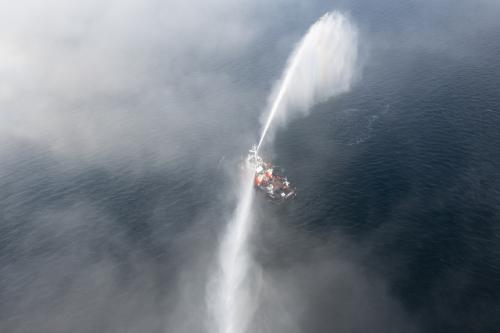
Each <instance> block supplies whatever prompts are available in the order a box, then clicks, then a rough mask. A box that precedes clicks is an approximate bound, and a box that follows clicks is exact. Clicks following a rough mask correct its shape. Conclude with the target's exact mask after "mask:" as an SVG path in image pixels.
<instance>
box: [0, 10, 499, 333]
mask: <svg viewBox="0 0 500 333" xmlns="http://www.w3.org/2000/svg"><path fill="white" fill-rule="evenodd" d="M1 5H2V10H1V11H0V186H1V189H2V194H1V197H0V203H1V206H0V242H1V243H0V331H2V332H15V333H18V332H19V333H21V332H22V333H27V332H54V333H55V332H82V333H83V332H169V333H170V332H173V333H184V332H185V333H188V332H189V333H190V332H206V324H207V316H206V313H205V311H206V309H205V303H204V301H205V292H206V290H205V288H206V281H207V277H208V274H209V272H210V269H211V265H212V264H213V262H214V260H215V258H214V257H215V255H216V254H215V253H216V244H217V242H218V240H219V238H220V232H221V230H223V227H224V226H225V223H226V222H227V220H228V218H229V217H230V215H231V211H232V209H233V208H234V200H233V197H234V193H235V192H236V191H237V189H235V184H236V183H237V181H236V178H237V177H235V176H234V172H233V170H234V168H236V167H237V166H236V161H237V160H238V159H239V157H240V156H239V154H243V153H245V150H246V148H247V147H248V146H249V145H250V144H251V143H254V142H255V140H256V138H257V136H258V134H259V133H258V132H259V129H260V123H259V116H260V114H261V112H262V110H264V109H265V107H266V105H267V104H266V102H267V96H268V95H269V93H270V91H271V90H272V87H273V84H274V82H276V81H277V80H278V79H279V76H280V74H281V70H282V69H283V68H284V66H285V64H286V59H287V56H288V54H289V53H290V51H291V50H292V49H293V47H294V45H295V43H297V41H298V40H299V38H300V36H301V35H302V34H303V33H304V31H305V30H306V29H307V27H308V26H309V25H310V24H311V23H313V22H314V21H315V20H316V18H317V17H319V16H320V15H322V14H323V13H324V12H326V11H330V10H334V9H339V10H343V11H345V12H348V13H350V16H351V17H352V18H353V19H354V20H355V21H356V23H357V24H358V26H359V37H360V38H359V43H360V45H361V54H360V56H361V57H362V58H363V59H362V60H363V63H364V64H366V66H368V67H369V66H381V67H385V66H390V64H382V65H381V64H380V63H378V64H376V63H375V64H374V63H371V62H370V59H371V58H372V57H373V55H374V54H377V52H382V51H385V50H391V49H393V48H394V49H395V48H407V49H409V50H418V51H419V52H427V53H431V54H435V53H436V54H439V55H440V56H444V57H450V58H453V57H459V58H461V59H462V58H467V59H469V58H470V59H474V56H475V55H476V54H475V50H474V49H471V48H468V47H467V46H465V45H463V43H462V37H461V36H464V35H465V36H466V37H467V38H473V37H474V33H475V32H477V31H490V30H491V29H493V28H495V27H497V26H498V21H497V19H498V7H499V5H498V2H496V1H493V0H491V1H487V0H483V1H474V2H473V1H459V2H453V5H452V6H450V1H443V2H436V3H434V2H432V1H428V2H425V3H422V4H413V5H408V4H407V3H405V4H404V5H401V6H403V7H405V6H409V7H410V9H413V10H414V13H415V14H414V15H413V16H411V15H409V17H399V19H400V20H401V21H396V22H392V21H391V22H390V23H387V24H386V25H384V24H382V25H380V26H379V25H376V24H375V23H374V22H375V20H374V19H372V17H371V15H375V16H382V17H384V11H385V10H389V9H390V7H391V6H393V5H394V6H397V4H396V3H394V2H389V3H388V4H386V5H384V6H381V7H382V8H381V9H377V5H375V4H374V3H372V2H371V1H356V2H354V3H351V1H333V2H327V1H319V0H318V1H299V0H290V1H284V0H283V1H282V0H279V1H275V2H272V3H270V2H268V1H261V0H258V1H250V0H239V1H229V0H208V1H203V2H193V1H181V0H167V1H163V2H161V1H153V0H143V1H131V0H126V1H119V2H117V1H58V0H49V1H43V2H40V1H35V0H20V1H15V2H12V1H11V2H8V1H2V2H1ZM450 7H452V8H454V9H455V10H456V11H452V12H449V11H448V10H449V8H450ZM372 11H373V12H375V14H371V12H372ZM379 11H381V12H382V13H380V12H379ZM402 12H405V11H402ZM444 13H446V15H444ZM391 17H392V16H391ZM443 17H446V20H443V19H442V18H443ZM382 21H383V22H385V21H384V20H382ZM401 22H403V23H401ZM463 22H471V24H474V26H475V28H474V29H467V28H466V26H465V25H464V24H463ZM429 35H432V36H433V38H432V39H430V38H428V36H429ZM436 36H437V37H436ZM381 50H382V51H381ZM359 80H360V82H362V81H363V78H362V77H361V78H360V79H359ZM278 134H279V133H278ZM314 140H319V139H318V138H313V139H311V140H310V141H309V142H310V144H311V145H312V144H313V141H314ZM186 175H187V176H188V177H187V178H188V179H187V180H186V179H184V178H182V177H183V176H186ZM211 179H216V180H217V181H218V180H219V179H220V180H221V182H220V183H219V182H218V183H217V186H216V187H212V186H211V184H210V183H208V182H209V181H210V180H211ZM186 188H187V189H186ZM176 193H184V194H185V193H188V195H189V197H188V198H189V200H187V201H189V202H188V203H184V202H183V200H181V199H179V198H178V197H177V196H176ZM127 196H129V197H133V198H134V200H133V202H134V204H133V205H132V204H130V205H129V202H128V201H127V199H126V197H127ZM183 205H185V206H183ZM257 205H258V207H259V208H260V209H259V212H260V213H259V214H260V215H259V217H258V220H259V221H260V222H259V223H258V228H257V229H256V230H255V231H254V235H253V250H254V252H255V257H256V262H257V263H258V265H259V267H260V268H261V270H262V286H261V289H260V293H261V295H260V299H261V304H260V307H259V309H257V313H256V320H255V322H253V323H251V327H252V328H254V330H255V332H287V333H291V332H297V333H298V332H326V331H336V332H413V331H419V322H418V318H415V317H413V316H412V314H411V311H410V310H408V309H406V308H405V307H404V306H403V305H402V304H400V302H399V300H398V299H397V297H395V296H394V294H393V292H392V291H391V288H390V286H389V282H388V278H387V277H386V276H384V275H383V274H382V273H381V272H380V271H376V270H372V269H371V267H373V266H376V264H379V263H376V264H375V263H373V262H372V261H371V258H372V257H371V249H372V246H373V244H372V243H371V242H367V243H363V244H361V245H359V244H356V243H354V242H352V241H351V240H350V239H349V237H346V236H345V235H342V234H341V233H332V234H331V235H327V236H326V237H320V236H318V235H314V234H312V233H311V234H308V233H307V232H306V231H305V230H303V229H302V228H301V226H291V225H288V224H287V221H283V220H281V219H280V218H279V215H277V214H276V212H273V211H270V210H269V209H268V208H266V207H267V206H265V204H264V203H262V202H258V203H257ZM180 207H182V208H180ZM268 210H269V211H268ZM186 212H187V213H186ZM138 230H140V231H141V232H143V231H144V230H146V231H145V232H143V233H141V232H139V231H138ZM323 236H324V235H323ZM375 236H376V235H375ZM375 236H374V237H373V238H374V239H375V240H374V241H373V243H376V242H377V239H376V237H375ZM367 262H369V263H370V264H369V265H367V264H366V263H367ZM380 264H383V263H380Z"/></svg>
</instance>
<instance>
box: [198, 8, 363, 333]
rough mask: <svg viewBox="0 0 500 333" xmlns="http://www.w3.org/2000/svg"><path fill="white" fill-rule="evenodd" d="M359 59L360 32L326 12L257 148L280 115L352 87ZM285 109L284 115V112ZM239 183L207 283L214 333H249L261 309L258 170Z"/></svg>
mask: <svg viewBox="0 0 500 333" xmlns="http://www.w3.org/2000/svg"><path fill="white" fill-rule="evenodd" d="M356 58H357V32H356V29H355V28H354V27H353V26H352V25H351V23H350V22H349V20H348V19H347V18H345V17H344V16H343V15H341V14H339V13H335V12H334V13H328V14H326V15H324V16H323V17H322V18H320V19H319V20H318V21H317V22H316V23H315V24H314V25H312V26H311V28H310V29H309V31H308V32H307V34H306V35H305V36H304V38H303V39H302V40H301V41H300V42H299V43H298V44H297V46H296V48H295V50H294V52H293V53H292V55H291V57H290V59H289V60H288V65H287V68H286V69H285V71H284V72H283V76H282V79H280V81H278V82H280V85H279V86H278V89H274V91H275V92H277V93H276V94H273V95H272V96H274V99H273V103H272V104H271V107H270V108H269V112H268V117H267V120H266V121H265V123H264V126H263V130H262V134H261V137H260V140H259V143H258V145H257V147H256V148H255V149H254V150H253V151H252V153H253V154H254V156H255V157H257V156H258V155H257V153H258V151H259V149H260V148H261V146H262V144H263V142H264V139H265V138H266V135H267V134H268V132H269V129H270V128H271V124H274V126H276V115H277V114H278V113H279V114H280V118H281V120H283V117H284V116H286V117H290V116H291V115H292V114H293V112H294V111H296V110H301V111H302V113H304V112H307V110H309V109H310V108H311V106H312V105H314V104H315V103H318V102H321V101H324V100H326V99H328V98H330V97H332V96H334V95H337V94H340V93H342V92H346V91H348V90H349V89H350V86H351V82H352V80H353V77H354V75H353V74H354V70H355V65H356V62H357V61H356V60H357V59H356ZM284 111H286V112H284ZM248 164H249V163H248V161H247V167H246V168H245V172H244V174H243V175H242V178H241V180H240V191H239V194H238V201H237V205H236V210H235V212H234V214H233V216H232V218H231V220H230V221H229V223H228V225H227V227H226V230H225V233H224V235H223V238H222V240H221V243H220V246H219V249H218V256H217V269H216V270H215V273H214V275H213V276H212V279H211V280H210V281H209V285H208V294H207V307H208V310H209V313H210V316H211V318H212V319H213V320H212V322H213V325H212V326H211V331H213V332H214V333H246V332H248V331H249V326H250V323H251V322H252V318H253V316H254V311H255V309H256V308H257V306H258V296H257V295H258V286H259V284H258V281H256V276H258V274H256V272H257V271H258V269H257V267H256V265H255V263H254V262H253V260H252V255H251V251H250V246H249V245H250V244H249V243H250V235H251V231H252V226H253V218H252V205H253V198H254V188H253V187H254V176H255V167H254V168H253V169H252V166H249V165H248Z"/></svg>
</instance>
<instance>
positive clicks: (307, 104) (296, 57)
mask: <svg viewBox="0 0 500 333" xmlns="http://www.w3.org/2000/svg"><path fill="white" fill-rule="evenodd" d="M357 44H358V36H357V30H356V28H355V27H354V26H353V25H352V24H351V23H350V21H349V20H348V19H347V18H346V17H345V16H343V15H342V14H340V13H336V12H333V13H327V14H325V15H324V16H323V17H321V18H320V19H319V20H318V21H317V22H316V23H314V24H313V25H312V26H311V28H310V29H309V31H308V32H307V34H306V35H305V36H304V37H303V38H302V40H301V41H300V42H299V43H298V44H297V46H296V48H295V50H294V52H293V53H292V54H291V56H290V58H289V59H288V65H287V67H286V69H285V71H284V72H283V76H282V78H281V79H280V80H279V81H278V83H277V85H276V86H275V88H274V89H273V91H274V93H273V94H271V96H270V98H269V101H270V102H271V101H272V103H270V108H268V109H269V111H268V112H267V114H266V115H267V120H266V121H265V122H264V124H263V125H264V127H263V130H262V132H261V133H262V134H261V137H260V141H259V144H258V146H257V150H259V149H260V147H261V145H262V143H263V142H264V139H265V137H266V134H267V133H268V131H269V129H270V127H271V124H272V123H273V121H274V120H275V119H276V120H278V121H279V123H284V121H285V120H286V119H288V118H290V117H291V116H293V115H294V114H296V113H307V112H308V111H309V109H310V108H311V106H313V105H314V104H316V103H319V102H323V101H325V100H327V99H328V98H330V97H332V96H335V95H338V94H341V93H343V92H347V91H349V89H350V87H351V84H352V82H353V80H354V74H355V69H356V64H357V52H358V51H357ZM285 111H286V112H285ZM277 116H278V117H277Z"/></svg>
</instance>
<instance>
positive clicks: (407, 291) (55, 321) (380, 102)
mask: <svg viewBox="0 0 500 333" xmlns="http://www.w3.org/2000/svg"><path fill="white" fill-rule="evenodd" d="M333 8H339V9H344V10H348V11H349V13H350V16H351V17H352V18H353V20H354V21H355V22H356V23H357V24H358V26H359V28H360V35H361V45H362V56H363V59H365V61H364V65H363V74H362V77H361V78H360V79H359V82H358V83H357V84H356V85H355V86H354V87H353V89H352V91H351V92H350V93H348V94H345V95H343V96H340V97H338V98H335V99H334V100H331V101H328V102H327V103H323V104H321V105H318V106H316V107H314V110H313V112H311V114H310V115H309V116H308V117H306V118H301V119H296V120H294V121H292V122H291V123H289V125H288V126H287V128H286V129H284V130H280V131H279V132H278V134H277V136H276V140H275V143H274V146H273V147H269V148H268V149H267V152H266V153H267V154H268V156H269V157H272V158H273V161H274V162H275V163H277V164H280V165H282V166H283V167H284V168H285V169H286V174H287V175H288V177H289V179H290V180H291V181H292V182H293V183H294V184H295V185H296V186H297V188H298V193H299V195H298V197H297V198H296V200H295V202H293V203H291V204H290V205H288V206H287V207H283V206H280V207H274V206H270V205H269V204H268V203H267V202H265V201H262V200H257V202H256V207H258V209H259V212H258V213H257V216H258V219H259V222H260V223H259V224H258V225H259V227H258V229H257V231H256V233H257V236H256V239H257V241H256V244H257V245H256V247H257V248H258V249H257V250H256V253H257V255H256V256H257V260H258V261H259V262H260V263H261V264H262V266H263V267H265V268H267V269H268V270H269V271H270V272H271V273H270V275H271V276H272V275H273V274H275V276H274V277H276V276H279V274H280V273H279V272H287V270H288V269H289V267H299V266H302V265H304V267H305V268H304V270H308V269H309V268H310V271H311V275H307V274H306V275H305V277H306V278H305V279H307V277H308V276H312V275H314V274H316V273H315V272H316V271H317V274H318V276H321V274H322V273H321V272H322V268H321V267H323V266H320V264H319V263H314V264H311V266H310V267H309V268H307V267H308V266H307V264H305V263H307V262H308V260H309V261H310V262H314V260H315V259H311V257H314V256H313V255H312V254H311V253H312V252H314V251H315V248H316V247H321V246H318V244H329V243H330V240H331V239H338V240H339V243H337V244H336V245H335V246H334V248H332V249H333V250H331V251H332V252H328V251H329V250H328V249H330V248H329V246H330V245H325V246H324V247H322V248H323V249H326V250H323V251H326V254H325V253H322V254H321V255H320V256H321V258H322V260H323V261H322V262H327V263H328V262H329V261H328V260H329V259H328V258H330V257H331V258H333V257H336V256H337V255H338V254H337V253H344V252H348V253H345V258H349V259H346V260H352V262H354V263H355V265H356V267H360V271H362V273H360V275H361V276H363V279H366V280H368V281H371V279H372V278H373V279H377V280H382V281H383V285H384V286H385V288H386V289H387V292H386V293H384V294H383V295H384V297H388V298H390V299H391V300H392V301H391V302H394V303H396V304H398V306H397V308H398V310H397V313H395V312H394V313H393V312H391V311H392V310H391V308H390V307H388V310H386V311H382V312H381V313H382V314H383V315H381V317H380V320H378V323H377V325H375V326H374V327H372V328H373V329H372V330H370V328H369V326H366V325H365V326H364V325H361V324H359V322H363V320H364V319H363V318H366V321H367V323H371V322H377V319H374V318H376V317H377V316H378V312H377V311H379V310H377V307H378V305H379V304H385V303H386V302H385V300H383V299H381V298H378V296H377V295H378V294H377V293H376V292H375V293H372V292H371V291H368V290H370V288H367V287H366V285H364V287H363V286H362V284H363V283H364V282H360V284H359V285H358V286H359V289H358V288H357V287H356V283H357V282H356V281H357V280H356V281H354V282H352V283H351V282H345V281H344V280H343V279H340V281H341V282H342V281H344V282H343V283H345V286H346V287H345V288H344V287H342V285H339V284H338V283H337V282H338V280H336V279H333V280H332V282H331V284H329V282H328V281H323V280H324V279H323V280H322V282H321V283H317V282H318V281H316V282H313V281H311V285H310V290H311V293H310V295H309V296H310V297H311V299H310V300H306V299H304V307H305V308H306V307H307V306H309V309H302V310H301V311H302V312H301V313H302V317H300V316H299V317H300V318H301V319H300V323H299V324H298V326H299V327H300V329H301V330H302V331H304V332H327V331H331V330H332V329H333V330H337V331H339V332H348V331H349V332H369V331H380V332H392V331H394V332H401V331H406V330H405V328H404V327H405V326H404V325H406V324H404V323H409V324H408V326H407V327H406V328H407V329H408V331H411V330H413V329H416V330H419V331H424V332H498V331H500V268H499V264H500V245H499V244H500V180H499V179H500V177H499V176H500V171H499V170H500V153H499V149H500V131H499V128H500V57H499V55H500V38H499V36H500V21H498V22H497V18H498V17H499V14H500V12H499V11H498V10H499V8H500V7H499V6H498V5H496V4H494V2H493V1H491V2H488V1H479V2H472V1H459V2H458V3H455V2H452V1H439V2H436V3H434V2H423V3H415V2H409V1H408V2H405V1H403V2H399V1H398V2H395V1H386V2H384V4H379V3H375V2H373V3H372V2H370V1H358V2H354V3H352V4H351V3H347V2H345V3H338V4H336V5H335V6H333ZM328 9H332V5H331V4H329V3H323V2H321V3H320V4H318V5H317V8H316V9H315V10H311V11H307V12H305V13H303V15H299V14H297V13H295V12H294V11H293V10H290V11H291V14H290V15H288V16H287V15H285V17H286V19H283V21H279V22H276V23H274V25H273V24H270V25H269V26H270V27H268V29H270V32H269V34H268V35H267V36H266V38H263V39H262V40H260V41H259V43H260V44H259V45H260V46H261V47H262V49H261V50H249V51H248V53H249V54H248V55H246V56H244V57H242V58H241V59H238V60H233V61H229V62H227V63H222V64H217V65H216V66H219V67H218V68H219V70H220V71H222V72H224V73H232V74H228V75H233V74H234V73H236V75H234V76H235V77H237V79H235V80H234V81H233V82H232V84H234V85H242V86H243V87H244V86H245V85H250V84H252V85H255V86H256V87H258V89H257V90H258V93H256V96H254V98H253V99H252V98H250V101H248V100H246V101H242V102H241V108H240V109H231V110H230V111H227V112H226V113H222V112H221V114H220V117H210V118H209V119H203V120H200V124H198V126H193V127H192V128H189V127H188V128H186V129H185V131H184V132H183V134H177V136H175V137H172V138H171V139H172V141H170V142H168V143H167V142H165V145H178V146H179V147H181V148H183V149H181V150H180V151H181V152H180V153H178V155H176V156H175V157H172V156H171V157H169V159H167V161H166V163H164V164H161V163H160V164H159V165H156V164H155V158H156V156H148V155H147V151H142V150H141V146H140V145H139V146H136V147H134V148H133V149H134V150H133V151H131V152H130V153H129V154H128V155H127V156H136V159H137V160H144V163H143V164H142V165H141V166H140V167H136V166H134V167H133V168H129V161H128V160H126V159H124V160H123V161H119V163H115V161H111V159H112V158H114V157H110V160H109V161H107V160H104V162H99V163H97V162H96V163H93V162H90V163H79V162H78V161H79V160H78V159H77V162H75V161H74V160H73V159H68V160H67V161H66V160H65V159H64V158H61V157H58V156H54V155H53V152H51V151H49V150H47V149H44V148H43V147H40V146H39V145H37V144H36V143H30V142H19V141H14V140H13V141H7V142H6V143H5V146H8V147H9V149H8V153H6V154H4V155H2V156H3V157H2V160H1V161H0V188H1V191H0V330H1V331H2V332H68V331H72V332H164V331H167V332H187V331H190V329H189V327H195V328H194V329H191V331H193V332H199V331H203V330H202V329H199V325H198V326H197V324H193V323H192V322H195V321H196V320H198V319H199V318H198V317H197V316H198V313H197V312H196V311H199V310H200V308H202V307H203V304H204V296H203V292H204V290H205V284H204V281H205V280H206V275H204V274H206V272H207V266H209V264H210V262H211V260H212V259H213V253H214V250H215V245H216V242H217V239H218V237H219V235H220V233H221V230H222V228H223V226H224V225H225V223H226V222H227V219H228V217H229V216H230V214H231V210H232V207H233V206H234V196H235V191H237V189H234V187H233V186H232V185H233V183H234V179H236V177H233V176H234V173H235V171H234V170H235V169H236V164H235V161H236V160H238V158H239V156H240V155H241V154H245V151H246V149H247V147H248V145H249V144H250V143H251V142H252V140H253V135H254V134H255V133H257V130H256V129H258V126H259V125H258V117H259V113H260V110H259V109H258V108H262V107H263V106H264V105H265V96H266V94H267V90H268V89H269V88H270V87H271V84H272V82H273V81H274V80H275V78H276V77H277V76H278V75H279V73H280V71H281V69H282V67H283V66H284V59H285V58H286V56H287V53H288V52H289V50H290V48H291V45H288V44H287V45H285V42H282V43H283V44H280V45H276V44H277V41H278V40H279V38H280V36H281V35H282V34H283V33H284V31H287V30H288V29H289V28H288V27H289V26H290V24H293V30H294V31H296V32H297V33H296V34H297V36H298V35H300V34H301V33H302V31H304V30H305V28H306V27H307V26H308V25H309V24H310V23H311V22H313V21H314V19H315V18H316V17H317V16H318V15H319V14H320V13H322V12H323V11H325V10H328ZM294 13H295V14H294ZM287 41H288V40H287ZM291 43H293V41H292V42H291ZM283 45H285V46H283ZM268 49H269V51H262V50H268ZM214 66H215V65H214ZM233 102H234V101H227V103H228V105H229V106H231V105H233V104H232V103H233ZM0 112H1V111H0ZM203 122H204V123H203ZM199 128H204V129H206V131H202V130H199ZM214 133H215V134H214ZM242 133H243V134H242ZM249 133H250V134H249ZM184 142H189V147H188V146H187V145H186V147H183V143H184ZM151 144H152V145H154V144H158V143H157V142H156V141H154V142H151ZM184 148H185V149H184ZM96 159H98V158H97V157H96ZM132 159H134V158H132ZM233 178H234V179H233ZM256 209H257V208H256ZM266 221H267V222H268V223H269V225H266V224H265V223H266ZM276 221H277V222H276ZM282 225H286V228H284V229H280V228H281V227H280V226H282ZM284 230H288V231H286V232H288V233H285V231H284ZM297 235H299V236H297ZM300 235H307V237H303V236H300ZM338 235H341V236H338ZM340 239H341V240H342V241H340ZM259 242H260V243H259ZM344 242H345V243H344ZM344 244H345V246H346V247H345V248H343V245H344ZM259 247H260V248H259ZM347 248H348V250H347ZM341 256H344V254H342V255H341ZM186 263H189V265H188V264H186ZM327 265H328V264H327ZM186 266H189V267H188V268H186ZM315 270H316V271H315ZM203 272H204V273H203ZM290 272H292V270H291V269H290ZM295 272H302V270H301V269H297V270H296V271H295ZM298 275H300V274H298ZM298 275H297V276H298ZM325 276H326V277H328V276H330V275H325ZM356 276H357V275H356ZM326 277H325V279H327V278H326ZM348 278H349V277H347V278H346V279H348ZM179 281H181V282H179ZM182 281H184V282H185V281H188V282H189V284H188V287H186V289H183V288H180V287H179V286H182V285H183V283H182ZM286 281H288V282H289V283H290V285H291V286H292V287H290V288H293V289H297V288H299V289H300V286H302V287H304V286H306V287H305V288H306V289H308V288H309V287H307V281H305V282H304V281H303V280H300V281H299V278H297V280H296V281H295V280H293V279H292V280H286ZM290 281H291V282H290ZM363 281H364V280H363ZM294 283H296V284H294ZM285 285H286V283H285V282H283V288H287V287H286V286H285ZM350 288H352V289H350ZM365 292H366V293H365ZM340 294H342V296H339V295H340ZM353 295H354V296H353ZM197 297H199V299H197ZM365 297H366V298H365ZM185 299H188V300H190V302H189V304H191V303H194V304H197V305H196V306H198V308H197V307H194V308H190V306H191V305H189V304H188V305H186V307H182V306H183V304H184V303H183V302H184V301H183V300H185ZM331 299H337V301H333V300H331ZM351 299H355V300H353V301H352V304H351V301H350V300H351ZM336 302H337V303H336ZM379 302H380V303H379ZM179 303H181V305H180V306H179ZM344 304H349V305H346V306H344ZM365 306H366V308H364V307H365ZM384 306H385V305H384ZM177 309H181V310H177ZM186 309H192V311H193V315H192V316H191V315H186V313H184V312H185V311H186ZM353 309H355V310H353ZM347 311H348V312H349V314H347ZM380 311H381V310H380ZM402 313H403V314H404V315H403V314H402ZM181 314H184V316H185V317H186V318H187V319H186V318H184V319H183V322H184V323H185V324H186V325H185V327H184V328H182V329H181V328H179V326H177V324H175V325H174V324H171V323H170V321H173V320H174V319H175V320H178V319H177V318H178V317H179V316H181ZM181 317H182V316H181ZM401 318H404V319H401ZM393 320H394V323H392V321H393ZM339 323H342V325H340V324H339ZM401 323H403V324H401ZM190 325H192V326H190ZM200 325H201V324H200ZM367 325H369V324H367ZM402 325H403V326H402ZM186 327H187V328H186ZM402 327H403V328H402ZM410 327H411V329H410Z"/></svg>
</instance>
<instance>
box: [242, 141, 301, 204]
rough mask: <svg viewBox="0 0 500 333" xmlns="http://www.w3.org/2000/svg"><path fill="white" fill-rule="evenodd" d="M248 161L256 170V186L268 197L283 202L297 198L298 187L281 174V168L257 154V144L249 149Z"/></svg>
mask: <svg viewBox="0 0 500 333" xmlns="http://www.w3.org/2000/svg"><path fill="white" fill-rule="evenodd" d="M247 161H248V162H249V164H250V166H251V167H252V168H253V169H254V170H255V175H254V187H255V188H256V189H257V190H258V191H260V192H262V193H263V194H264V195H265V196H266V198H267V199H269V200H271V201H273V202H277V203H281V202H285V201H288V200H290V199H293V198H295V196H296V189H295V188H294V187H292V186H291V185H290V182H289V181H288V179H287V178H286V177H285V176H283V175H282V174H281V168H279V167H277V166H273V165H272V164H271V163H267V162H265V161H264V160H263V159H262V158H261V157H260V156H259V155H258V154H257V146H255V145H253V146H252V148H251V149H250V150H249V152H248V158H247Z"/></svg>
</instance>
